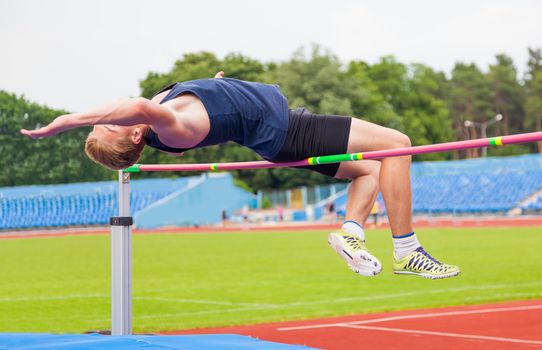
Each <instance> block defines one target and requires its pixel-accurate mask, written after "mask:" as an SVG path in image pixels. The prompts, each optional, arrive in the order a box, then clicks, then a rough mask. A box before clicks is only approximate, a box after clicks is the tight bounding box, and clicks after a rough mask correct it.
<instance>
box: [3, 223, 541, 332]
mask: <svg viewBox="0 0 542 350" xmlns="http://www.w3.org/2000/svg"><path fill="white" fill-rule="evenodd" d="M418 233H419V237H420V238H421V241H422V243H424V246H425V247H426V249H427V250H428V251H430V252H431V253H432V254H433V255H434V256H435V257H436V258H441V259H442V260H445V261H446V262H450V263H455V264H458V265H460V266H461V268H462V274H461V275H460V276H459V277H457V278H453V279H447V280H434V281H433V280H426V279H422V278H419V277H414V276H395V275H393V274H392V272H391V259H392V257H391V252H392V244H391V240H390V237H389V233H388V232H386V231H378V230H377V231H370V232H368V234H367V239H368V242H369V246H370V248H371V250H372V251H373V252H374V254H375V255H377V256H378V257H380V258H381V261H382V262H383V264H384V270H383V271H382V273H381V274H380V275H379V276H377V277H373V278H364V277H360V276H358V275H356V274H354V273H352V272H351V271H350V270H349V269H348V268H347V267H346V265H345V264H344V263H343V261H342V260H341V259H340V258H339V257H338V256H337V255H336V254H335V253H334V252H333V251H332V250H331V249H330V248H329V247H328V245H327V243H326V235H327V233H326V232H265V233H255V232H251V233H236V234H182V235H175V234H155V235H135V236H134V239H133V245H134V267H133V278H134V285H133V293H134V300H133V306H134V331H135V332H157V331H164V330H176V329H185V328H195V327H206V326H226V325H238V324H251V323H262V322H269V321H285V320H294V319H308V318H318V317H323V316H337V315H348V314H355V313H367V312H376V311H387V310H400V309H415V308H421V307H436V306H444V305H463V304H479V303H486V302H495V301H501V300H513V299H532V298H540V297H542V268H541V266H542V254H541V253H540V249H541V247H542V228H540V227H536V228H490V229H488V228H474V229H463V228H462V229H427V230H419V231H418ZM109 253H110V251H109V237H108V236H107V235H96V236H92V235H83V236H66V237H52V238H28V239H8V240H0V332H83V331H87V330H95V329H109V328H110V324H109V317H110V315H109V314H110V310H109V308H110V305H109Z"/></svg>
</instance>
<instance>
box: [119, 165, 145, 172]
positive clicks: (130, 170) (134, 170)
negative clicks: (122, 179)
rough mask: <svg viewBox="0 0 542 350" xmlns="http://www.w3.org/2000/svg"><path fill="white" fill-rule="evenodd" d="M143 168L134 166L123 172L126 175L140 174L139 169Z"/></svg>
mask: <svg viewBox="0 0 542 350" xmlns="http://www.w3.org/2000/svg"><path fill="white" fill-rule="evenodd" d="M140 166H141V164H134V165H132V166H130V167H128V168H126V169H124V170H123V172H125V173H140V172H141V170H139V167H140Z"/></svg>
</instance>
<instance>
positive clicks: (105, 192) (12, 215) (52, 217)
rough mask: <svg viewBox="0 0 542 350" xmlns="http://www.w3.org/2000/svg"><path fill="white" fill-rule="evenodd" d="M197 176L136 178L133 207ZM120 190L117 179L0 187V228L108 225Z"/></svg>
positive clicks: (165, 193)
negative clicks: (115, 180)
mask: <svg viewBox="0 0 542 350" xmlns="http://www.w3.org/2000/svg"><path fill="white" fill-rule="evenodd" d="M197 178H199V177H197ZM195 179H196V178H192V177H190V178H177V179H151V180H134V181H132V191H131V196H130V198H131V206H132V210H133V211H134V212H136V211H139V210H141V209H143V208H145V207H147V206H148V205H150V204H151V203H154V202H156V201H157V200H159V199H161V198H163V197H165V196H167V195H169V194H171V193H173V192H175V191H178V190H179V189H182V188H184V187H185V186H186V185H187V184H188V183H189V182H190V181H194V180H195ZM117 191H118V188H117V184H116V182H114V181H103V182H89V183H74V184H67V185H46V186H20V187H12V188H0V229H4V230H5V229H19V228H35V227H60V226H68V225H105V224H107V223H108V222H109V218H110V217H111V216H114V215H116V214H117V211H118V192H117Z"/></svg>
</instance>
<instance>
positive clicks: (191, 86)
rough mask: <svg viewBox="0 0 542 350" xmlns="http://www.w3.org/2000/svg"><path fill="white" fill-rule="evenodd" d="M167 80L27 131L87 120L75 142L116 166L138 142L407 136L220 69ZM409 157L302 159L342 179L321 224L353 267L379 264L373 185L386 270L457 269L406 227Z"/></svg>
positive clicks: (356, 146)
mask: <svg viewBox="0 0 542 350" xmlns="http://www.w3.org/2000/svg"><path fill="white" fill-rule="evenodd" d="M223 75H224V73H223V72H219V73H217V75H216V76H215V78H214V79H201V80H193V81H187V82H182V83H176V84H172V85H170V86H168V87H166V88H165V89H163V90H162V91H160V92H159V93H158V94H157V95H156V96H154V97H153V98H152V99H151V100H148V99H145V98H129V99H123V100H118V101H115V102H112V103H109V104H106V105H104V106H101V107H98V108H96V109H94V110H91V111H88V112H85V113H73V114H67V115H62V116H59V117H57V118H56V119H54V120H53V121H52V122H51V123H50V124H49V125H47V126H45V127H42V128H39V129H37V130H32V131H29V130H24V129H23V130H21V132H22V133H23V134H24V135H27V136H30V137H32V138H40V137H49V136H53V135H56V134H58V133H60V132H62V131H65V130H68V129H72V128H76V127H81V126H90V125H94V130H93V131H92V132H91V133H90V134H89V135H88V138H87V141H86V147H85V151H86V153H87V155H88V156H89V157H90V158H91V159H92V160H94V161H95V162H97V163H99V164H101V165H103V166H106V167H108V168H110V169H115V170H120V169H124V168H126V167H128V166H130V165H132V164H135V163H136V162H137V161H138V159H139V157H140V155H141V152H142V151H143V148H144V147H145V145H147V146H150V147H153V148H157V149H159V150H162V151H165V152H168V153H177V154H179V153H182V152H184V151H186V150H189V149H193V148H197V147H204V146H209V145H215V144H221V143H225V142H228V141H233V142H236V143H238V144H240V145H243V146H245V147H248V148H250V149H252V150H253V151H255V152H256V153H258V154H259V155H260V156H261V157H263V158H264V159H266V160H269V161H272V162H287V161H295V160H301V159H305V158H308V157H311V156H321V155H330V154H341V153H354V152H363V151H377V150H383V149H389V148H398V147H409V146H410V145H411V144H410V140H409V138H408V137H407V136H406V135H404V134H402V133H400V132H398V131H396V130H392V129H389V128H385V127H382V126H379V125H376V124H372V123H369V122H366V121H363V120H359V119H356V118H352V117H343V116H334V115H319V114H313V113H310V112H309V111H308V110H307V109H305V108H299V109H293V110H292V109H289V108H288V102H287V100H286V98H285V97H284V96H283V95H282V93H281V91H280V90H279V88H278V86H276V85H267V84H261V83H255V82H246V81H241V80H236V79H228V78H223ZM410 161H411V159H410V157H409V156H403V157H391V158H385V159H382V160H361V161H355V162H345V163H337V164H325V165H316V166H308V167H306V168H307V169H310V170H312V171H317V172H319V173H322V174H325V175H327V176H331V177H335V178H337V179H350V180H352V182H351V184H350V188H349V190H348V203H347V205H346V217H345V220H346V221H345V222H344V223H343V225H342V227H341V228H340V229H338V230H336V231H335V232H332V233H330V234H329V237H328V242H329V244H330V245H331V247H332V248H333V249H334V250H335V251H336V252H337V253H338V254H339V255H340V256H341V257H342V258H343V259H344V260H345V261H346V263H347V264H348V266H349V267H350V268H351V269H352V270H353V271H354V272H356V273H358V274H360V275H363V276H373V275H377V274H378V273H380V271H381V269H382V265H381V263H380V261H379V260H378V259H377V258H376V257H374V256H373V255H372V254H371V253H370V252H369V250H368V249H367V246H366V245H365V234H364V231H363V225H364V224H365V222H366V220H367V217H368V216H369V213H370V212H371V208H372V206H373V203H374V201H375V199H376V196H377V194H378V192H379V191H382V195H383V197H384V201H385V204H386V209H387V213H388V218H389V222H390V227H391V232H392V235H393V245H394V264H393V271H394V272H395V273H396V274H413V275H418V276H422V277H426V278H433V279H437V278H446V277H452V276H455V275H457V274H459V272H460V270H459V268H458V267H457V266H452V265H448V264H444V263H441V262H439V261H437V260H436V259H434V258H433V257H431V256H430V255H429V254H428V253H427V252H426V251H425V250H424V249H423V248H422V246H421V245H420V243H419V242H418V239H417V238H416V234H415V233H414V229H413V227H412V204H411V202H412V199H411V197H412V195H411V189H410Z"/></svg>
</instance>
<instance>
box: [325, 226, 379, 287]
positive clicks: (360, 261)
mask: <svg viewBox="0 0 542 350" xmlns="http://www.w3.org/2000/svg"><path fill="white" fill-rule="evenodd" d="M327 242H328V243H329V245H330V246H331V248H332V249H333V250H334V251H335V252H337V254H339V255H340V256H341V258H343V260H344V261H345V262H346V264H347V265H348V267H349V268H350V269H352V271H354V272H355V273H357V274H358V275H362V276H367V277H370V276H376V275H378V274H379V273H380V271H382V265H381V264H380V262H379V261H378V260H376V258H375V257H374V256H372V255H371V254H370V253H369V252H367V251H365V250H361V251H360V252H358V253H357V254H358V256H356V257H353V256H352V255H351V254H350V253H348V252H347V251H345V250H344V249H343V248H342V247H341V243H340V241H339V239H338V238H336V237H335V236H334V235H331V234H330V235H329V236H328V239H327Z"/></svg>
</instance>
